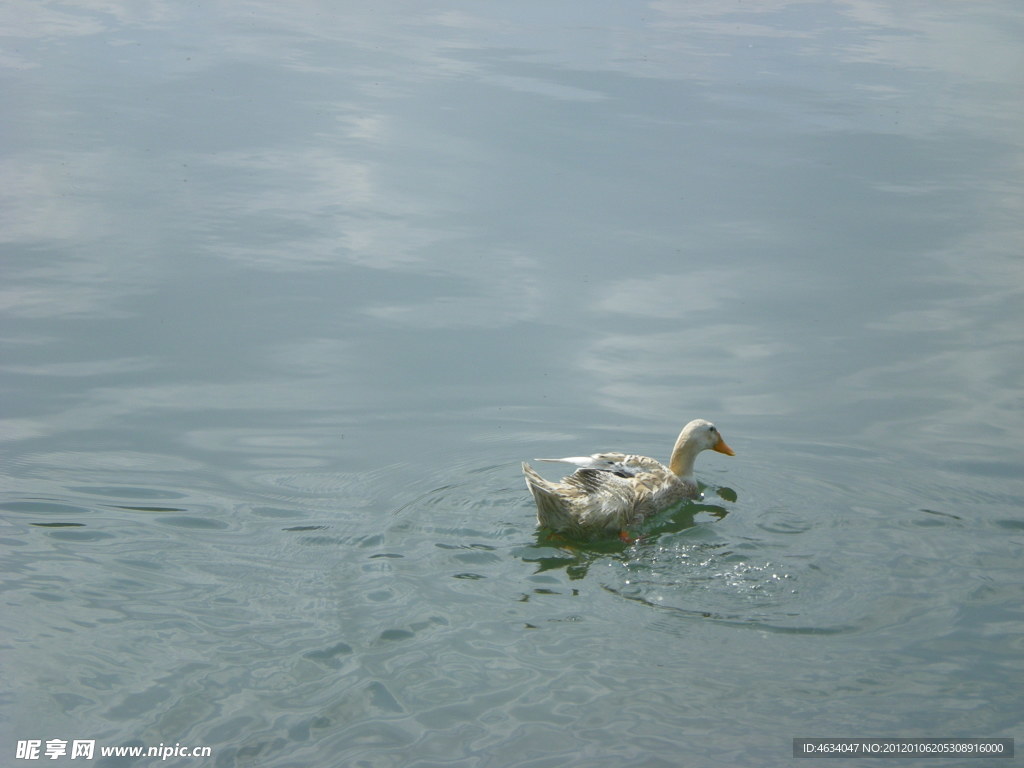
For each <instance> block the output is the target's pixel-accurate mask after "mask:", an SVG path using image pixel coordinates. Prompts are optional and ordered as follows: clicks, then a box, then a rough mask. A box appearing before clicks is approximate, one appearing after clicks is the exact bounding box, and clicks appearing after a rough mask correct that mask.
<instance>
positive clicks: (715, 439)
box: [523, 419, 736, 543]
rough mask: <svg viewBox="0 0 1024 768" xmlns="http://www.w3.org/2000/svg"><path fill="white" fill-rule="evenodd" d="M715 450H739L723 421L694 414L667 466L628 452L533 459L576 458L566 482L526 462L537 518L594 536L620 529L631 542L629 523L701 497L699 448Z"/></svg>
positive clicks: (542, 522)
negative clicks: (697, 471)
mask: <svg viewBox="0 0 1024 768" xmlns="http://www.w3.org/2000/svg"><path fill="white" fill-rule="evenodd" d="M706 450H712V451H717V452H718V453H724V454H725V455H726V456H735V455H736V454H735V451H733V449H732V448H730V447H729V445H728V444H727V443H726V442H725V440H724V439H723V438H722V435H721V433H720V432H719V431H718V427H716V426H715V425H714V424H712V423H711V422H710V421H707V420H706V419H694V420H693V421H691V422H690V423H689V424H687V425H686V426H685V427H683V429H682V431H681V432H680V433H679V437H678V438H677V439H676V443H675V446H673V448H672V456H671V458H669V462H668V466H665V465H664V464H662V463H661V462H660V461H658V460H657V459H652V458H649V457H647V456H637V455H634V454H627V453H595V454H593V455H591V456H569V457H566V458H564V459H534V461H550V462H561V463H565V464H573V465H575V466H576V467H577V469H576V470H575V471H574V472H573V473H572V474H571V475H569V476H568V477H565V478H563V479H562V481H561V482H557V483H556V482H552V481H550V480H545V479H544V478H543V477H541V476H540V475H539V474H538V473H537V471H536V470H535V469H534V468H533V467H531V466H530V465H529V464H527V463H526V462H525V461H524V462H523V475H524V476H525V477H526V487H527V488H529V490H530V493H531V494H533V499H534V501H535V502H536V503H537V524H538V525H540V527H541V528H546V529H548V530H550V531H553V532H554V533H556V534H563V535H569V536H573V537H582V538H592V537H595V536H603V535H611V534H618V536H619V538H621V539H622V540H623V541H625V542H627V543H629V542H632V541H633V539H631V538H630V536H629V530H628V529H629V528H630V527H632V526H635V525H638V524H640V523H642V522H643V521H644V520H645V519H646V518H648V517H651V516H652V515H655V514H657V513H659V512H662V511H663V510H665V509H667V508H668V507H670V506H672V505H673V504H675V503H677V502H679V501H682V500H684V499H695V498H699V497H700V495H701V493H700V486H698V485H697V480H696V478H695V477H694V474H693V464H694V461H695V460H696V459H697V454H699V453H701V452H702V451H706Z"/></svg>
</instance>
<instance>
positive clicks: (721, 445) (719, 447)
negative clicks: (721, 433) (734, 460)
mask: <svg viewBox="0 0 1024 768" xmlns="http://www.w3.org/2000/svg"><path fill="white" fill-rule="evenodd" d="M711 450H713V451H718V452H719V453H724V454H725V455H726V456H735V455H736V452H735V451H734V450H733V449H732V448H730V447H729V446H728V445H726V444H725V440H723V439H722V438H718V442H717V443H716V444H715V445H713V446H711Z"/></svg>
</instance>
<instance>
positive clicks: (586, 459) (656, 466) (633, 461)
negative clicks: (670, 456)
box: [536, 453, 665, 477]
mask: <svg viewBox="0 0 1024 768" xmlns="http://www.w3.org/2000/svg"><path fill="white" fill-rule="evenodd" d="M536 461H556V462H561V463H563V464H573V465H575V466H576V467H578V469H577V470H576V471H577V472H579V471H580V470H584V469H585V470H597V471H599V472H611V473H612V474H614V475H618V476H619V477H635V476H636V475H638V474H640V473H641V472H651V471H660V470H663V469H664V468H665V467H664V465H662V463H661V462H660V461H656V460H655V459H651V458H648V457H647V456H636V455H634V454H628V453H595V454H594V455H592V456H567V457H565V458H564V459H536Z"/></svg>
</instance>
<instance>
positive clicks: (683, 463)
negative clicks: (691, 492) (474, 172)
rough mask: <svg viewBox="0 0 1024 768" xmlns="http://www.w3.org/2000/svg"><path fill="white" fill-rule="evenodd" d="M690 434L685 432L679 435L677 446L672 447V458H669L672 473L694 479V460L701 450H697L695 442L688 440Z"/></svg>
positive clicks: (685, 478)
mask: <svg viewBox="0 0 1024 768" xmlns="http://www.w3.org/2000/svg"><path fill="white" fill-rule="evenodd" d="M688 437H689V435H687V434H686V433H685V432H684V433H683V434H681V435H679V439H678V440H676V444H675V447H673V448H672V458H671V459H670V460H669V463H668V468H669V469H670V470H672V474H673V475H675V476H676V477H678V478H680V479H682V480H692V479H693V462H694V461H695V460H696V459H697V454H698V453H700V451H697V450H695V448H694V445H693V443H691V442H690V441H688V440H687V438H688Z"/></svg>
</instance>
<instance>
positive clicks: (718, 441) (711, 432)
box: [669, 419, 736, 477]
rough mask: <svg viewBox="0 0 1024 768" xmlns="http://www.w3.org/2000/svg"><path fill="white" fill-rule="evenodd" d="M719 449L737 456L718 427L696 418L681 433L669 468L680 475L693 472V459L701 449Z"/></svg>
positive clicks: (683, 475)
mask: <svg viewBox="0 0 1024 768" xmlns="http://www.w3.org/2000/svg"><path fill="white" fill-rule="evenodd" d="M707 450H711V451H718V452H719V453H724V454H725V455H726V456H735V455H736V454H735V452H734V451H733V449H732V448H730V447H729V446H728V444H727V443H726V442H725V440H724V439H723V438H722V435H721V433H720V432H719V431H718V427H716V426H715V425H714V424H712V423H711V422H710V421H707V420H706V419H694V420H693V421H691V422H690V423H689V424H687V425H686V426H685V427H683V431H682V432H680V433H679V439H678V440H676V444H675V447H674V448H673V449H672V460H671V462H670V463H669V469H671V470H672V472H673V474H675V475H678V476H679V477H689V476H691V475H692V474H693V460H694V459H696V458H697V454H698V453H700V452H701V451H707Z"/></svg>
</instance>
